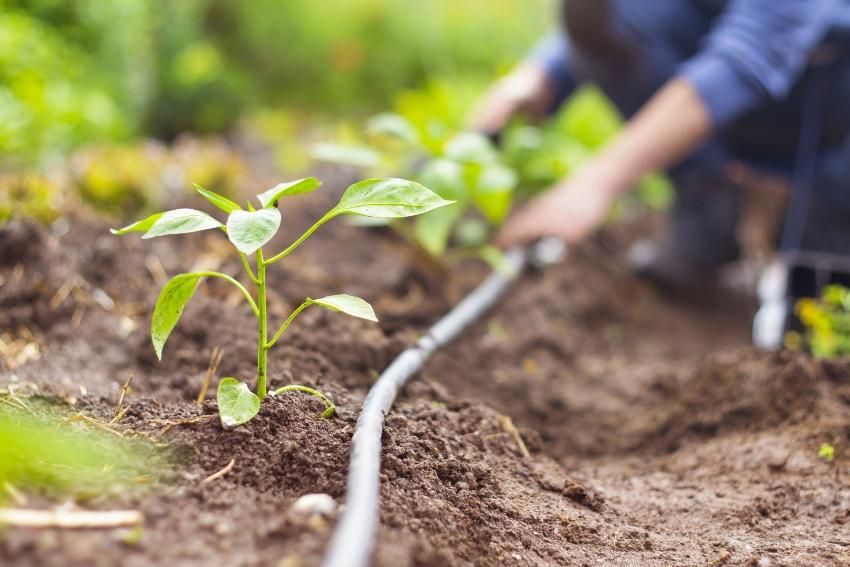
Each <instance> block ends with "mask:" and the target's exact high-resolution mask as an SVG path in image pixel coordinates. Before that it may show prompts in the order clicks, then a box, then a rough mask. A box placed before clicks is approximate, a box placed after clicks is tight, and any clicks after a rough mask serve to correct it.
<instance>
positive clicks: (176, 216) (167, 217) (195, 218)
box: [142, 209, 223, 238]
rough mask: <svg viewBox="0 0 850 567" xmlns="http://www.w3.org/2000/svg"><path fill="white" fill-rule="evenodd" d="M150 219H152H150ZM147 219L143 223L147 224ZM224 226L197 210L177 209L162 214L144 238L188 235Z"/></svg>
mask: <svg viewBox="0 0 850 567" xmlns="http://www.w3.org/2000/svg"><path fill="white" fill-rule="evenodd" d="M149 218H150V217H149ZM149 218H148V219H145V220H144V221H142V222H147V221H148V220H149ZM221 226H223V225H222V224H221V223H220V222H218V221H217V220H216V219H214V218H213V217H211V216H209V215H208V214H207V213H204V212H202V211H196V210H195V209H175V210H173V211H168V212H166V213H162V216H160V217H159V218H158V219H156V221H154V223H153V225H152V226H151V227H150V229H149V230H148V231H147V232H146V233H145V234H144V236H142V238H156V237H157V236H168V235H170V234H186V233H189V232H198V231H201V230H209V229H211V228H219V227H221Z"/></svg>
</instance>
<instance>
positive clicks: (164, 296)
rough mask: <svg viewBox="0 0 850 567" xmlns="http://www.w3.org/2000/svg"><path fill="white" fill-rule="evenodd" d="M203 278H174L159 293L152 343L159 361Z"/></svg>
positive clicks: (153, 320) (193, 276)
mask: <svg viewBox="0 0 850 567" xmlns="http://www.w3.org/2000/svg"><path fill="white" fill-rule="evenodd" d="M201 277H202V276H200V275H198V274H180V275H178V276H174V277H173V278H171V280H169V282H168V283H167V284H165V286H164V287H163V288H162V291H160V292H159V298H158V299H157V300H156V306H155V307H154V309H153V317H151V341H152V342H153V348H154V350H155V351H156V357H157V358H158V359H160V360H162V348H163V347H164V346H165V341H167V340H168V336H169V335H170V334H171V331H172V330H174V327H175V326H176V325H177V322H178V321H179V320H180V316H181V315H182V314H183V308H184V307H185V306H186V303H187V302H188V301H189V300H190V299H191V298H192V295H193V294H194V293H195V289H196V288H197V287H198V280H199V279H201Z"/></svg>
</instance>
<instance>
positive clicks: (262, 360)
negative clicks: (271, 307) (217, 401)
mask: <svg viewBox="0 0 850 567" xmlns="http://www.w3.org/2000/svg"><path fill="white" fill-rule="evenodd" d="M257 309H258V311H259V313H258V314H257V318H258V319H259V320H260V336H259V339H258V340H257V396H259V398H260V399H261V400H262V399H263V398H265V397H266V374H267V370H268V360H267V354H268V350H269V347H268V345H267V344H266V332H267V331H266V263H265V262H264V261H263V251H262V250H257Z"/></svg>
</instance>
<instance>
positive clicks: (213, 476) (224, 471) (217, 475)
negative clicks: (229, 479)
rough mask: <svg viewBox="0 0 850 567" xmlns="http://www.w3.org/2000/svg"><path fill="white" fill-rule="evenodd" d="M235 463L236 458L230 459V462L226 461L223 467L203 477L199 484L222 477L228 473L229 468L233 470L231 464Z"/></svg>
mask: <svg viewBox="0 0 850 567" xmlns="http://www.w3.org/2000/svg"><path fill="white" fill-rule="evenodd" d="M235 464H236V459H230V462H229V463H227V464H226V465H224V468H223V469H221V470H220V471H218V472H214V473H212V474H211V475H209V476H208V477H207V478H205V479H204V480H202V481H201V484H208V483H210V482H212V481H214V480H217V479H219V478H221V477H223V476H224V475H226V474H227V473H229V472H230V471H231V470H233V465H235Z"/></svg>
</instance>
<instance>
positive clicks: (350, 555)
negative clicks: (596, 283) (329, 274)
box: [322, 238, 565, 567]
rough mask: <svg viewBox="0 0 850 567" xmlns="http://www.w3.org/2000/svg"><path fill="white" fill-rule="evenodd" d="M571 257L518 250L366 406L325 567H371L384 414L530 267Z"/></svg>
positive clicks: (558, 251) (553, 250)
mask: <svg viewBox="0 0 850 567" xmlns="http://www.w3.org/2000/svg"><path fill="white" fill-rule="evenodd" d="M564 252H565V248H564V245H563V243H562V242H561V241H559V240H553V239H548V238H547V239H543V240H541V241H540V242H538V243H537V244H536V245H535V246H534V247H533V248H532V249H531V250H528V249H525V248H515V249H512V250H510V251H508V252H507V253H506V254H505V264H506V266H505V269H503V270H499V271H495V272H493V273H491V274H490V275H489V276H488V277H487V279H485V280H484V282H483V283H481V285H479V286H478V287H477V288H476V289H475V290H473V291H472V293H470V294H469V295H467V296H466V297H465V298H463V299H462V300H461V301H460V303H458V304H457V305H456V306H455V307H454V308H453V309H452V310H451V311H449V313H448V314H447V315H445V316H444V317H443V318H442V319H440V320H439V321H438V322H437V324H435V325H434V326H433V327H431V329H430V330H429V331H428V333H427V334H425V335H424V336H422V338H420V339H419V340H418V341H417V342H416V344H415V345H413V346H412V347H410V348H408V349H407V350H405V351H404V352H402V353H401V354H400V355H398V356H397V357H396V359H395V360H393V362H392V363H391V364H390V365H389V366H388V367H387V369H386V370H384V373H383V374H381V376H380V377H379V378H378V380H377V381H376V382H375V384H374V385H373V386H372V388H371V389H370V390H369V393H368V394H367V396H366V400H365V401H364V402H363V407H362V409H361V411H360V417H358V418H357V425H356V426H355V429H354V435H353V437H352V439H351V458H350V461H349V468H348V487H347V494H346V498H345V509H344V511H343V513H342V517H341V518H340V519H339V522H338V523H337V525H336V529H335V530H334V534H333V537H332V538H331V542H330V547H329V549H328V552H327V555H326V556H325V559H324V561H323V562H322V567H366V565H368V564H369V558H370V556H371V555H372V549H373V547H374V543H375V531H376V529H377V526H378V520H379V518H378V512H379V508H378V498H379V492H380V472H381V434H382V431H383V427H384V414H385V413H386V412H388V411H389V410H390V408H391V407H392V405H393V402H394V401H395V397H396V395H397V394H398V392H399V390H401V388H402V387H403V386H404V384H405V383H406V382H407V380H408V378H410V377H411V376H413V375H414V374H416V373H417V372H418V371H419V370H420V369H421V368H422V366H423V365H424V364H425V361H426V360H428V357H429V356H431V354H432V353H433V352H434V351H436V350H437V349H438V348H439V347H441V346H443V345H445V344H446V343H448V342H450V341H451V340H452V339H454V338H455V337H457V336H458V335H459V334H460V333H461V332H463V330H464V329H465V328H466V327H468V326H469V325H470V324H471V323H473V322H474V321H475V320H476V319H478V318H479V317H480V316H481V315H482V314H483V313H484V312H485V311H487V310H488V309H489V308H490V307H491V306H492V305H493V304H494V303H495V302H496V300H497V299H499V297H501V296H502V294H503V293H504V292H505V290H507V288H508V286H509V285H510V284H511V283H512V282H513V281H514V280H515V279H516V278H517V277H518V276H519V274H520V273H521V272H522V270H523V268H525V267H526V265H527V264H529V263H531V264H532V265H537V266H541V265H547V264H553V263H556V262H558V261H560V260H561V258H562V257H563V255H564Z"/></svg>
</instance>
